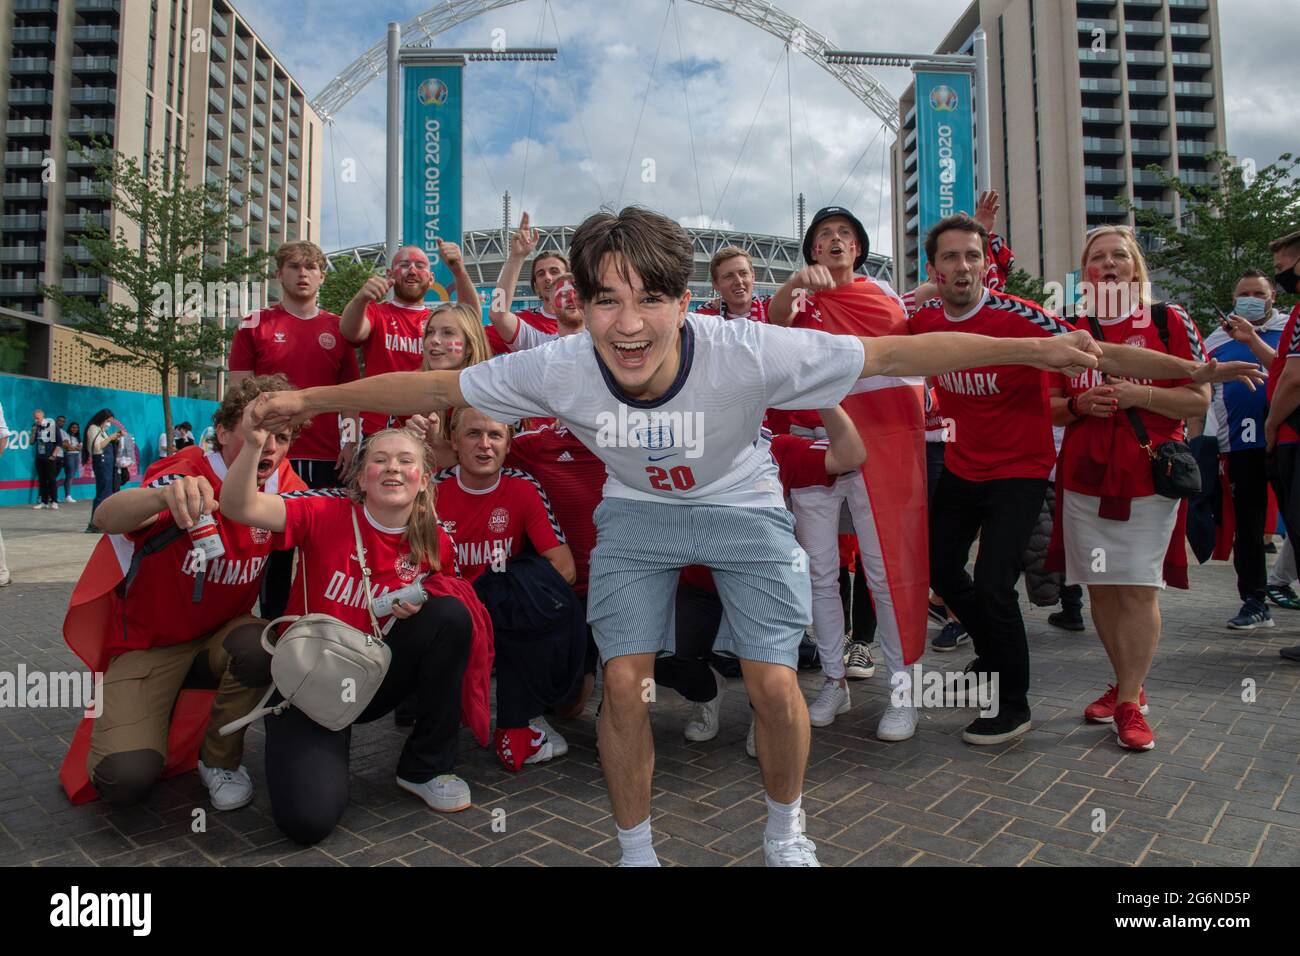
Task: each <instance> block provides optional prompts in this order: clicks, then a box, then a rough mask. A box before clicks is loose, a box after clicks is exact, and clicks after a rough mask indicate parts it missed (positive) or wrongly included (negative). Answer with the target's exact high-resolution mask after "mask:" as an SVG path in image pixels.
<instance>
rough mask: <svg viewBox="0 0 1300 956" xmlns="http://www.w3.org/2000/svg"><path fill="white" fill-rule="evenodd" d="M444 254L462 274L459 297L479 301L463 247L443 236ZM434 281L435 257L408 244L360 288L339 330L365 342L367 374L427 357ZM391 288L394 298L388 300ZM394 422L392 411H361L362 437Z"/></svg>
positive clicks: (414, 365)
mask: <svg viewBox="0 0 1300 956" xmlns="http://www.w3.org/2000/svg"><path fill="white" fill-rule="evenodd" d="M438 257H439V258H440V259H442V261H443V262H445V263H446V264H447V268H449V269H450V270H451V273H452V275H454V276H455V277H456V297H457V300H458V301H461V302H471V303H476V302H477V301H478V290H477V289H475V287H474V280H473V279H472V278H470V275H469V272H468V271H467V270H466V269H465V261H464V257H463V256H462V255H461V251H460V247H459V246H458V245H456V244H455V243H454V242H443V241H442V240H441V239H439V240H438ZM432 285H433V271H432V270H431V269H430V267H429V257H428V256H427V255H425V253H424V250H423V249H421V248H420V247H419V246H402V247H401V248H400V249H398V250H397V253H396V255H394V256H393V263H392V265H391V266H390V267H389V269H388V272H387V273H386V274H385V275H383V276H371V277H370V278H369V279H367V280H366V281H365V284H364V285H362V286H361V288H360V289H358V290H357V294H356V295H354V296H353V297H352V301H351V302H349V303H348V304H347V306H345V307H344V309H343V314H342V315H341V316H340V317H339V331H340V332H342V334H343V338H344V339H346V340H347V341H348V342H351V343H352V344H353V345H359V346H361V354H362V355H363V357H364V359H365V366H366V375H383V374H384V373H385V372H415V371H418V370H419V369H420V366H421V363H422V362H423V359H424V348H423V339H424V324H425V321H426V320H427V319H428V318H429V312H430V310H429V308H428V307H427V305H426V304H425V296H426V295H428V293H429V289H430V288H431V287H432ZM389 292H392V294H393V297H392V298H391V299H386V298H385V297H386V296H387V295H388V293H389ZM386 427H388V416H387V415H381V414H379V413H378V412H364V411H363V412H362V413H361V431H362V436H361V437H364V436H365V435H373V434H375V433H376V432H379V431H382V430H383V429H384V428H386Z"/></svg>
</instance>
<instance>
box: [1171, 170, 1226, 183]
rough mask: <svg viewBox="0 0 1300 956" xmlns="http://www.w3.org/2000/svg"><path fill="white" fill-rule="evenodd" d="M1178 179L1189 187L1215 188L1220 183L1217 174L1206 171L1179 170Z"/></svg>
mask: <svg viewBox="0 0 1300 956" xmlns="http://www.w3.org/2000/svg"><path fill="white" fill-rule="evenodd" d="M1178 178H1179V179H1181V180H1182V181H1183V182H1185V183H1187V185H1189V186H1215V185H1218V182H1219V176H1218V174H1217V173H1213V172H1210V171H1209V170H1205V169H1179V170H1178Z"/></svg>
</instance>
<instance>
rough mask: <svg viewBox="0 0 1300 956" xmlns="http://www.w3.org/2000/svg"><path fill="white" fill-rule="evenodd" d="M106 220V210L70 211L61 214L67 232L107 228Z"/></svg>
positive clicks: (107, 215) (107, 216)
mask: <svg viewBox="0 0 1300 956" xmlns="http://www.w3.org/2000/svg"><path fill="white" fill-rule="evenodd" d="M108 221H109V214H108V213H106V212H70V213H65V214H64V216H63V228H64V229H66V230H67V231H68V232H83V231H85V230H87V229H107V228H108Z"/></svg>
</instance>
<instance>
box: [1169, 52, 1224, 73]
mask: <svg viewBox="0 0 1300 956" xmlns="http://www.w3.org/2000/svg"><path fill="white" fill-rule="evenodd" d="M1170 58H1171V59H1172V61H1173V65H1174V76H1175V77H1176V78H1178V79H1183V78H1184V77H1185V76H1188V75H1191V76H1199V75H1201V74H1203V73H1205V72H1206V71H1207V70H1209V69H1210V67H1212V66H1213V65H1214V58H1213V57H1211V56H1210V54H1208V53H1183V52H1178V51H1175V52H1174V53H1172V54H1170Z"/></svg>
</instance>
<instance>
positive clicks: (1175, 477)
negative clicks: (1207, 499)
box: [1088, 302, 1201, 499]
mask: <svg viewBox="0 0 1300 956" xmlns="http://www.w3.org/2000/svg"><path fill="white" fill-rule="evenodd" d="M1151 318H1152V319H1153V320H1154V322H1155V324H1156V332H1158V333H1159V335H1160V342H1161V343H1162V344H1163V345H1164V347H1165V351H1168V350H1169V307H1168V306H1167V305H1166V304H1165V303H1164V302H1157V303H1156V304H1155V305H1153V306H1151ZM1088 323H1089V324H1090V325H1091V326H1092V334H1093V335H1094V336H1095V337H1096V339H1097V341H1098V342H1101V341H1103V338H1102V332H1101V323H1099V322H1098V321H1097V319H1096V317H1095V316H1091V315H1090V316H1088ZM1124 413H1125V414H1126V415H1128V420H1129V424H1130V425H1132V426H1133V431H1134V433H1135V434H1136V435H1137V440H1138V444H1139V445H1141V446H1142V450H1143V451H1145V452H1146V453H1147V457H1148V458H1150V459H1151V479H1152V481H1153V482H1154V483H1155V488H1156V494H1158V495H1162V496H1164V497H1165V498H1173V499H1179V498H1194V497H1196V496H1197V495H1199V494H1200V493H1201V469H1200V466H1199V465H1197V463H1196V457H1195V456H1194V455H1193V454H1192V449H1191V448H1190V447H1189V446H1188V444H1187V443H1186V442H1181V441H1167V442H1162V443H1161V444H1159V445H1157V446H1156V447H1154V448H1152V447H1151V436H1150V435H1148V434H1147V429H1146V426H1145V425H1143V424H1142V416H1141V415H1139V414H1138V413H1137V410H1136V409H1133V408H1126V409H1124Z"/></svg>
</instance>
